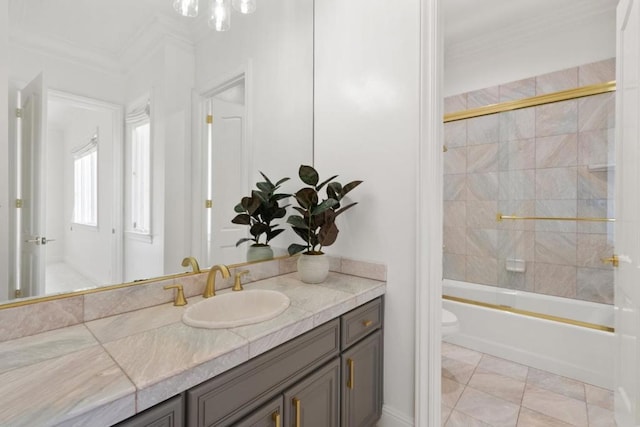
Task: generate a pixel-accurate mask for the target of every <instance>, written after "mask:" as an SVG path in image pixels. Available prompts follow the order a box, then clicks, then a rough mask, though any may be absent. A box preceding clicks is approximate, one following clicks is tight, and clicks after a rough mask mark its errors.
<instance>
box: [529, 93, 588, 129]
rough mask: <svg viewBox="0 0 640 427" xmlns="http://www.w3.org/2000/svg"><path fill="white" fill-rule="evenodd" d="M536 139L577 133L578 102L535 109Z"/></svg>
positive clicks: (566, 102)
mask: <svg viewBox="0 0 640 427" xmlns="http://www.w3.org/2000/svg"><path fill="white" fill-rule="evenodd" d="M535 111H536V137H542V136H552V135H563V134H567V133H576V132H577V131H578V101H576V100H571V101H563V102H556V103H553V104H546V105H540V106H538V107H535Z"/></svg>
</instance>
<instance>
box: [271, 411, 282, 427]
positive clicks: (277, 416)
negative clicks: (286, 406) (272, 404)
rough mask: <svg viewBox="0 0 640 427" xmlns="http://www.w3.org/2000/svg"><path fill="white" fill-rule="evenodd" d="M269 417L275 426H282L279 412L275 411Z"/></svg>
mask: <svg viewBox="0 0 640 427" xmlns="http://www.w3.org/2000/svg"><path fill="white" fill-rule="evenodd" d="M271 419H272V420H273V424H274V425H275V427H282V424H281V422H280V412H278V411H276V412H274V413H273V414H271Z"/></svg>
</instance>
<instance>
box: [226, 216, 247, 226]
mask: <svg viewBox="0 0 640 427" xmlns="http://www.w3.org/2000/svg"><path fill="white" fill-rule="evenodd" d="M231 222H232V223H234V224H242V225H249V224H251V217H250V216H249V215H247V214H240V215H236V217H235V218H233V219H232V220H231Z"/></svg>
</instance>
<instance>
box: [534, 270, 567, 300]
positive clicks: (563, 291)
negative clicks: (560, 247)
mask: <svg viewBox="0 0 640 427" xmlns="http://www.w3.org/2000/svg"><path fill="white" fill-rule="evenodd" d="M577 274H578V273H577V268H576V267H575V266H568V265H558V264H544V263H540V262H536V263H535V272H534V275H535V279H534V290H535V292H537V293H540V294H545V295H556V296H560V297H567V298H575V296H576V282H577Z"/></svg>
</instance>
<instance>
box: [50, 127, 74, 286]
mask: <svg viewBox="0 0 640 427" xmlns="http://www.w3.org/2000/svg"><path fill="white" fill-rule="evenodd" d="M46 141H47V143H46V144H45V153H46V154H45V156H46V157H45V158H46V165H47V167H46V170H45V173H46V175H47V177H46V188H45V200H46V201H45V206H46V207H47V212H46V218H45V230H47V238H48V239H55V240H56V241H55V242H53V243H51V244H50V245H47V246H46V254H47V255H46V257H47V264H53V263H57V262H63V261H64V247H65V235H66V231H65V230H67V229H68V227H67V225H68V224H69V219H70V217H69V216H66V215H65V214H66V213H68V209H67V210H66V211H65V209H64V206H65V202H66V203H68V201H69V198H68V197H69V196H68V193H69V190H71V192H73V182H72V183H71V185H70V186H71V188H70V189H69V188H68V187H65V183H64V177H65V168H67V167H68V166H69V165H67V164H65V163H64V161H65V153H66V152H67V151H66V150H65V146H64V129H52V127H51V126H49V127H48V128H47V138H46ZM69 175H70V174H69ZM65 193H67V194H65ZM65 196H66V197H65ZM71 203H73V199H71ZM65 219H66V221H65ZM45 286H46V282H45Z"/></svg>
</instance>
